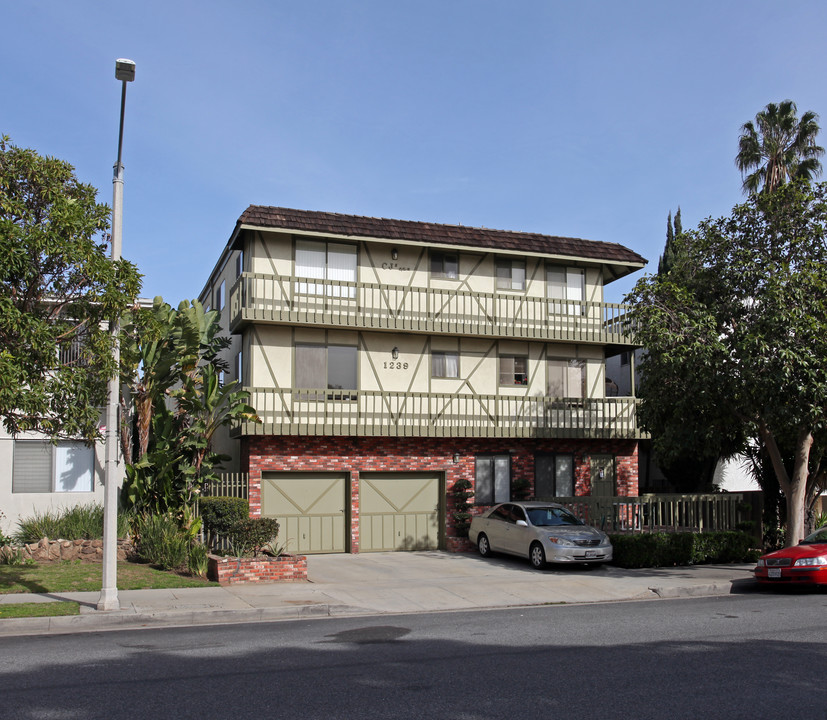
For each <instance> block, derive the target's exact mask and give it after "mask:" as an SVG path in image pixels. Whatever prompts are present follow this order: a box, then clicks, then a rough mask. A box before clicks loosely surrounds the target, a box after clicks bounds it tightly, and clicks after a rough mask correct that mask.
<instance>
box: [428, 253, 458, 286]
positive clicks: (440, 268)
mask: <svg viewBox="0 0 827 720" xmlns="http://www.w3.org/2000/svg"><path fill="white" fill-rule="evenodd" d="M451 261H452V262H453V265H454V267H455V268H456V269H455V270H454V273H453V274H451V273H450V271H449V269H448V267H447V266H448V264H449V262H451ZM430 268H431V277H432V278H437V279H439V280H459V253H451V252H443V251H441V250H432V251H431V264H430Z"/></svg>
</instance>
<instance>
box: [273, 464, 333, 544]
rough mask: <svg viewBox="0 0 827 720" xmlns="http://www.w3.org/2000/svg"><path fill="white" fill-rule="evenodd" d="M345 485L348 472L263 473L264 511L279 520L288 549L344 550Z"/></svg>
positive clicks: (280, 538)
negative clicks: (341, 473)
mask: <svg viewBox="0 0 827 720" xmlns="http://www.w3.org/2000/svg"><path fill="white" fill-rule="evenodd" d="M345 488H346V476H345V475H332V474H325V473H292V474H289V475H288V474H282V473H262V476H261V514H262V515H263V516H265V517H274V518H276V519H277V520H278V521H279V524H280V528H279V542H280V543H282V544H283V543H285V542H286V543H287V550H288V551H289V552H294V553H301V554H302V555H305V554H307V553H333V552H344V551H345V538H346V536H347V528H346V526H345V519H346V516H347V514H346V513H345V508H346V506H347V504H346V499H347V498H346V494H345Z"/></svg>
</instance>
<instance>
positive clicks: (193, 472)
mask: <svg viewBox="0 0 827 720" xmlns="http://www.w3.org/2000/svg"><path fill="white" fill-rule="evenodd" d="M123 336H124V342H123V345H122V354H121V359H122V365H121V373H122V382H123V383H124V385H125V386H126V387H127V388H128V393H126V396H127V398H128V401H127V402H128V405H131V408H129V409H131V410H132V415H131V417H132V418H133V422H134V426H135V427H136V428H137V438H136V439H135V442H134V443H133V442H132V440H131V436H130V434H129V433H128V432H124V433H122V440H123V441H124V443H123V444H124V455H125V456H126V457H127V458H128V460H127V467H126V479H125V481H124V486H123V490H122V493H121V499H122V502H123V504H124V505H125V506H127V507H130V508H132V509H134V510H137V511H138V512H143V513H146V512H152V513H167V512H172V513H174V514H175V515H176V516H177V517H178V519H179V521H180V523H181V525H182V526H184V527H191V525H192V522H193V521H194V515H193V512H192V510H193V504H194V501H195V499H196V497H197V496H198V495H199V493H200V491H201V488H202V486H203V484H204V483H205V482H207V481H208V480H210V479H212V478H214V477H216V471H217V470H218V469H219V468H220V466H221V463H222V462H224V461H226V460H228V459H229V458H228V457H226V456H224V455H220V454H218V453H215V452H213V450H212V441H213V438H214V436H215V433H216V432H217V431H218V429H219V428H221V427H222V426H225V425H227V424H229V423H231V422H234V421H236V420H245V421H248V422H250V421H252V422H255V421H256V420H257V419H258V417H257V415H256V412H255V410H254V409H253V408H252V407H250V406H249V405H248V404H247V399H248V397H249V395H248V393H246V392H243V391H240V390H239V389H238V384H237V383H236V382H232V383H227V384H223V383H222V378H223V373H224V372H225V371H226V369H227V368H226V363H224V362H223V361H222V360H221V357H220V352H221V350H223V349H225V348H226V347H228V345H229V339H228V338H226V337H224V336H222V335H221V334H220V326H219V316H218V313H217V312H216V311H214V310H213V311H205V310H204V308H203V306H202V305H201V303H199V302H197V301H193V303H192V304H190V303H189V302H187V301H184V302H182V303H181V304H180V305H179V306H178V309H177V310H173V309H172V308H171V307H170V306H169V305H168V304H167V303H165V302H164V301H163V300H162V298H160V297H156V298H155V300H154V302H153V306H152V309H141V310H138V311H135V312H133V313H132V314H131V315H129V316H128V317H127V318H126V322H125V323H124V326H123Z"/></svg>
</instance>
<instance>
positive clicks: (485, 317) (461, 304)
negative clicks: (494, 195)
mask: <svg viewBox="0 0 827 720" xmlns="http://www.w3.org/2000/svg"><path fill="white" fill-rule="evenodd" d="M627 311H628V306H626V305H619V304H615V303H602V302H588V301H575V300H564V299H557V298H542V297H530V296H527V295H525V294H517V293H500V292H498V293H480V292H470V291H468V290H460V289H451V288H434V287H430V288H424V287H412V286H404V285H386V284H378V283H366V282H343V281H335V280H323V279H308V278H299V277H295V276H287V275H265V274H260V273H243V274H242V275H241V276H240V277H239V279H238V280H237V281H236V283H235V285H234V286H233V288H232V290H231V291H230V330H231V331H232V332H235V331H236V330H238V329H239V328H241V327H243V326H244V325H246V324H248V323H283V324H291V325H313V326H317V327H336V328H339V327H347V328H353V329H366V330H388V331H396V332H417V333H419V332H421V333H439V334H449V335H471V336H478V337H506V338H515V339H524V340H548V341H555V340H557V341H565V342H577V343H594V344H601V345H626V346H631V345H634V341H633V339H632V333H631V327H630V322H629V316H628V314H627Z"/></svg>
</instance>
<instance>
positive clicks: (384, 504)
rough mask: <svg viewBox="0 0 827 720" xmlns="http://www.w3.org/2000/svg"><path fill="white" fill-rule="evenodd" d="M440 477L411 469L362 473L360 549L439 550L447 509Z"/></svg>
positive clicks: (373, 550) (365, 550)
mask: <svg viewBox="0 0 827 720" xmlns="http://www.w3.org/2000/svg"><path fill="white" fill-rule="evenodd" d="M440 486H441V483H440V478H439V477H438V476H435V475H419V474H410V473H361V474H360V476H359V550H360V551H362V552H379V551H383V550H435V549H436V548H437V547H439V539H440V528H441V525H442V517H443V515H444V511H443V509H442V507H441V504H440V497H441V494H440Z"/></svg>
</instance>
